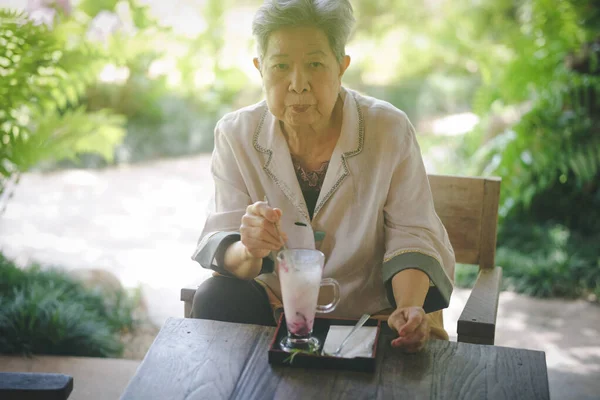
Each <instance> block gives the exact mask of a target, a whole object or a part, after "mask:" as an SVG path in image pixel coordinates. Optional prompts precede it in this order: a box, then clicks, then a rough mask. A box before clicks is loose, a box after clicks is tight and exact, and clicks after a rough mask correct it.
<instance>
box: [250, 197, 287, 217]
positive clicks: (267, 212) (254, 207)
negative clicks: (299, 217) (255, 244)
mask: <svg viewBox="0 0 600 400" xmlns="http://www.w3.org/2000/svg"><path fill="white" fill-rule="evenodd" d="M279 211H280V212H281V210H279ZM246 213H247V214H254V215H257V216H261V217H263V218H265V219H266V220H268V221H269V222H277V221H279V217H280V216H281V214H279V213H277V211H275V209H273V208H271V207H270V206H269V205H268V204H267V203H265V202H264V201H257V202H256V203H254V204H251V205H249V206H248V208H247V209H246Z"/></svg>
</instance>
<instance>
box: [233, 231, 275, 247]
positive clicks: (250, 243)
mask: <svg viewBox="0 0 600 400" xmlns="http://www.w3.org/2000/svg"><path fill="white" fill-rule="evenodd" d="M240 234H241V240H242V243H243V244H244V245H245V246H246V247H253V248H256V247H258V246H265V247H263V248H265V249H267V248H268V249H271V250H278V249H279V248H280V247H281V241H280V240H279V238H277V237H275V236H274V235H272V234H270V233H269V232H266V231H265V230H264V229H263V228H261V227H250V226H242V227H240Z"/></svg>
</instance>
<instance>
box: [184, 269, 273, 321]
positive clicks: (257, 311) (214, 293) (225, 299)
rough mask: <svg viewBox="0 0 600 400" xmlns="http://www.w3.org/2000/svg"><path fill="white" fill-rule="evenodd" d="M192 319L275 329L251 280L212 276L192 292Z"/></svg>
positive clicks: (268, 307) (260, 292) (267, 306)
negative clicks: (193, 293)
mask: <svg viewBox="0 0 600 400" xmlns="http://www.w3.org/2000/svg"><path fill="white" fill-rule="evenodd" d="M191 317H192V318H200V319H211V320H215V321H225V322H237V323H240V324H254V325H266V326H276V324H275V318H274V317H273V312H272V310H271V305H270V304H269V298H268V297H267V293H266V292H265V289H264V288H263V287H262V286H260V284H258V283H256V282H255V281H253V280H252V281H244V280H241V279H236V278H226V277H223V276H213V277H211V278H209V279H207V280H206V281H205V282H204V283H202V285H200V286H199V287H198V289H197V290H196V294H195V295H194V302H193V305H192V315H191Z"/></svg>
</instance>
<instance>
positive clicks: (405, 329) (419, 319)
mask: <svg viewBox="0 0 600 400" xmlns="http://www.w3.org/2000/svg"><path fill="white" fill-rule="evenodd" d="M388 325H389V327H390V328H392V329H393V330H394V331H396V332H397V333H398V337H397V338H396V339H394V340H392V347H399V348H401V349H403V350H404V351H405V352H407V353H416V352H419V351H421V350H422V349H423V348H424V347H425V345H426V344H427V341H428V340H429V322H428V321H427V318H426V317H425V310H423V308H422V307H401V308H397V309H396V311H394V312H393V313H392V314H391V315H390V316H389V318H388Z"/></svg>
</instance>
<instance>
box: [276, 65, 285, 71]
mask: <svg viewBox="0 0 600 400" xmlns="http://www.w3.org/2000/svg"><path fill="white" fill-rule="evenodd" d="M287 67H288V66H287V64H275V65H274V66H273V68H275V69H276V70H279V71H284V70H286V69H287Z"/></svg>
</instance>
